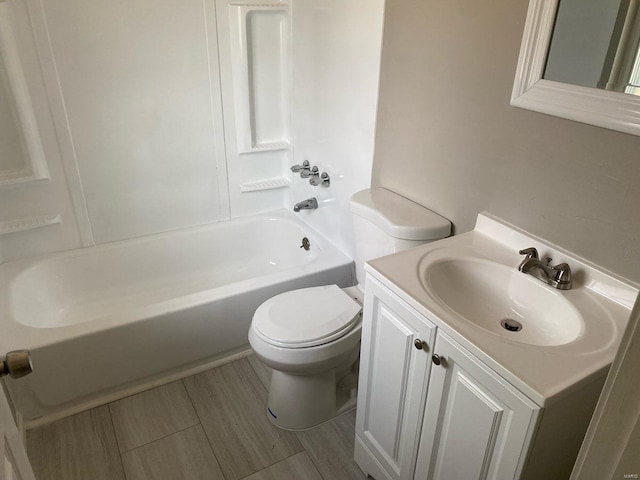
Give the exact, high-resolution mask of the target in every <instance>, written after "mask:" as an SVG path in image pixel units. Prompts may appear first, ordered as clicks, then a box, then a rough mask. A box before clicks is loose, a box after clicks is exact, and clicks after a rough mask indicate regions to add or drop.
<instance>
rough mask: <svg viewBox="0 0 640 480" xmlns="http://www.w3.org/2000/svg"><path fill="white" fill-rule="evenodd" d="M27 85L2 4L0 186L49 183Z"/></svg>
mask: <svg viewBox="0 0 640 480" xmlns="http://www.w3.org/2000/svg"><path fill="white" fill-rule="evenodd" d="M26 85H27V83H26V79H25V77H24V73H23V71H22V66H21V64H20V58H19V56H18V49H17V46H16V43H15V39H14V37H13V34H12V31H11V23H10V11H9V6H8V2H0V187H9V186H14V185H21V184H25V183H32V182H38V181H48V180H49V173H48V170H47V165H46V161H45V157H44V151H43V149H42V144H41V143H40V136H39V133H38V127H37V124H36V119H35V115H34V112H33V106H32V104H31V98H30V97H29V92H28V90H27V87H26Z"/></svg>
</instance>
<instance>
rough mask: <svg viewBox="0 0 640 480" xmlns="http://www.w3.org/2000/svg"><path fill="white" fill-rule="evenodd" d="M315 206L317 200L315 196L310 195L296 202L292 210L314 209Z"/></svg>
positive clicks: (316, 205) (316, 206)
mask: <svg viewBox="0 0 640 480" xmlns="http://www.w3.org/2000/svg"><path fill="white" fill-rule="evenodd" d="M316 208H318V200H317V199H316V197H311V198H307V199H306V200H303V201H301V202H298V203H296V204H295V205H294V206H293V211H294V212H299V211H300V210H315V209H316Z"/></svg>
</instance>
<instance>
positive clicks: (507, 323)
mask: <svg viewBox="0 0 640 480" xmlns="http://www.w3.org/2000/svg"><path fill="white" fill-rule="evenodd" d="M500 325H502V328H504V329H505V330H509V331H510V332H519V331H520V330H522V324H521V323H520V322H519V321H517V320H513V319H511V318H505V319H504V320H501V321H500Z"/></svg>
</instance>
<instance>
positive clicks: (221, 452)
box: [27, 356, 366, 480]
mask: <svg viewBox="0 0 640 480" xmlns="http://www.w3.org/2000/svg"><path fill="white" fill-rule="evenodd" d="M269 380H270V371H269V369H268V368H267V367H266V366H265V365H263V364H262V363H261V362H260V361H259V360H258V359H257V358H256V357H255V356H249V357H247V358H243V359H240V360H237V361H235V362H232V363H228V364H226V365H222V366H220V367H218V368H214V369H211V370H208V371H206V372H203V373H200V374H197V375H194V376H192V377H188V378H185V379H183V380H179V381H176V382H173V383H169V384H167V385H163V386H160V387H157V388H153V389H151V390H147V391H145V392H142V393H139V394H137V395H133V396H131V397H127V398H123V399H121V400H118V401H116V402H112V403H110V404H108V405H103V406H101V407H97V408H94V409H92V410H89V411H86V412H82V413H79V414H77V415H74V416H72V417H67V418H63V419H62V420H58V421H57V422H55V423H52V424H50V425H46V426H43V427H38V428H36V429H33V430H29V431H28V432H27V448H28V452H29V458H30V460H31V463H32V465H33V469H34V471H35V474H36V478H37V479H38V480H103V479H104V480H181V479H184V480H217V479H221V480H241V479H244V480H271V479H273V480H289V479H291V480H298V479H300V480H323V479H324V480H343V479H344V480H351V479H358V480H363V479H365V478H366V476H365V475H364V474H363V473H362V471H361V470H360V469H359V468H358V466H357V465H356V464H355V462H354V461H353V442H354V430H355V411H352V412H349V413H346V414H344V415H341V416H340V417H338V418H335V419H334V420H331V421H330V422H327V423H325V424H323V425H320V426H318V427H316V428H313V429H310V430H306V431H304V432H295V433H294V432H287V431H285V430H281V429H279V428H276V427H274V426H273V425H272V424H271V422H269V420H268V419H267V417H266V415H265V404H266V399H267V389H268V387H269Z"/></svg>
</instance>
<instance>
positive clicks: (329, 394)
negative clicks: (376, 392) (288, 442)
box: [267, 361, 358, 430]
mask: <svg viewBox="0 0 640 480" xmlns="http://www.w3.org/2000/svg"><path fill="white" fill-rule="evenodd" d="M357 367H358V361H356V362H355V363H354V364H353V366H352V367H350V368H348V369H347V371H346V372H345V371H344V370H343V371H340V370H330V371H327V372H322V373H318V374H315V375H291V374H288V373H286V372H281V371H277V370H274V371H273V372H272V374H271V386H270V388H269V399H268V401H267V417H268V418H269V420H271V422H272V423H273V424H275V425H276V426H278V427H280V428H283V429H285V430H306V429H308V428H312V427H315V426H316V425H319V424H321V423H324V422H326V421H328V420H331V419H332V418H334V417H336V416H337V415H340V414H341V413H344V412H346V411H348V410H351V409H352V408H354V407H355V406H356V397H357V378H358V377H357Z"/></svg>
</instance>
